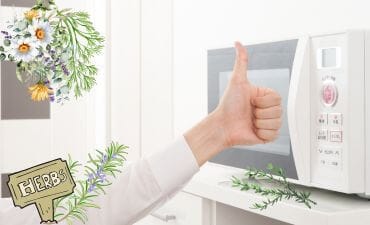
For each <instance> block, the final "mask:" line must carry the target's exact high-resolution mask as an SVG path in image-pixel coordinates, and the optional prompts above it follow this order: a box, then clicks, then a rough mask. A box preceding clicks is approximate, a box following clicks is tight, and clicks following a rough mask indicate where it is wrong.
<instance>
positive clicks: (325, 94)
mask: <svg viewBox="0 0 370 225" xmlns="http://www.w3.org/2000/svg"><path fill="white" fill-rule="evenodd" d="M337 98H338V91H337V87H336V86H335V84H334V83H333V82H325V83H324V85H323V87H322V89H321V99H322V102H323V103H324V105H325V106H327V107H330V106H333V105H334V104H335V103H336V102H337Z"/></svg>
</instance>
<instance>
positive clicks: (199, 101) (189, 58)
mask: <svg viewBox="0 0 370 225" xmlns="http://www.w3.org/2000/svg"><path fill="white" fill-rule="evenodd" d="M369 9H370V1H367V0H257V1H256V0H203V1H196V0H187V1H183V0H174V76H175V77H174V128H175V134H177V135H178V134H181V133H182V132H183V131H184V130H186V129H187V128H189V127H190V126H192V125H193V124H194V123H195V122H197V121H198V120H200V119H201V118H202V117H203V116H204V115H206V114H207V80H206V78H207V52H206V50H207V49H209V48H213V47H220V46H223V47H229V46H232V45H233V42H234V41H235V40H239V41H242V42H244V43H247V42H256V41H260V40H262V41H266V40H267V41H268V40H273V39H280V38H284V37H291V36H297V35H300V34H305V33H308V34H310V33H318V32H327V31H333V30H334V31H335V30H340V29H349V28H367V29H369V28H370V14H369Z"/></svg>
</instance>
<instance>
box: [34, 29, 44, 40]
mask: <svg viewBox="0 0 370 225" xmlns="http://www.w3.org/2000/svg"><path fill="white" fill-rule="evenodd" d="M35 35H36V37H37V39H39V40H43V39H44V38H45V31H44V30H43V29H41V28H38V29H37V30H36V32H35Z"/></svg>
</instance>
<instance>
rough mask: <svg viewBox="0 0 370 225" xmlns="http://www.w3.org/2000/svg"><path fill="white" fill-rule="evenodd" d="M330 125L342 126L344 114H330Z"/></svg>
mask: <svg viewBox="0 0 370 225" xmlns="http://www.w3.org/2000/svg"><path fill="white" fill-rule="evenodd" d="M328 118H329V125H330V126H341V125H342V119H343V115H342V113H330V114H329V116H328Z"/></svg>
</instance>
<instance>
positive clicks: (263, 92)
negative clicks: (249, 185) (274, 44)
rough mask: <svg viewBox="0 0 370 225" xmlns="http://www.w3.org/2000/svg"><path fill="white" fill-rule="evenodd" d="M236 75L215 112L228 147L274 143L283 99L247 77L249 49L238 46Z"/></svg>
mask: <svg viewBox="0 0 370 225" xmlns="http://www.w3.org/2000/svg"><path fill="white" fill-rule="evenodd" d="M235 49H236V58H235V65H234V70H233V74H232V76H231V79H230V82H229V84H228V86H227V88H226V91H225V93H224V95H223V97H222V99H221V101H220V103H219V105H218V107H217V109H216V110H215V112H214V113H215V114H218V116H217V117H218V118H220V119H221V123H222V127H223V128H224V129H225V135H226V137H225V138H226V139H225V141H226V146H228V147H231V146H234V145H254V144H260V143H266V142H270V141H273V140H274V139H276V138H277V137H278V131H279V128H280V126H281V115H282V108H281V98H280V95H279V94H278V93H277V92H275V91H273V90H272V89H269V88H265V87H256V86H254V85H253V84H251V83H250V82H249V80H248V78H247V66H248V55H247V52H246V49H245V48H244V47H243V46H242V45H241V44H240V43H239V42H237V43H235Z"/></svg>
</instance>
